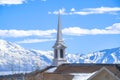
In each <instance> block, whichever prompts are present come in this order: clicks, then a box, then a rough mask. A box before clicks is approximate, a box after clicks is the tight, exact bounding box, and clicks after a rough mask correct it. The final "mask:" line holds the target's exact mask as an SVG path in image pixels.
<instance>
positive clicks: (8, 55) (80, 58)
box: [0, 40, 120, 71]
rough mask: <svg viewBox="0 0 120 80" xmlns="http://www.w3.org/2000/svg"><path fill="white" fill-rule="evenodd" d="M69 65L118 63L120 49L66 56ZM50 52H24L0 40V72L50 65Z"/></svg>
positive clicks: (119, 61)
mask: <svg viewBox="0 0 120 80" xmlns="http://www.w3.org/2000/svg"><path fill="white" fill-rule="evenodd" d="M66 58H67V60H68V62H69V63H120V48H113V49H106V50H102V51H98V52H93V53H89V54H66ZM52 59H53V52H52V51H40V50H26V49H24V48H22V47H21V46H19V45H17V44H14V43H11V42H7V41H5V40H0V71H31V70H35V69H41V68H44V67H45V66H48V65H51V63H52Z"/></svg>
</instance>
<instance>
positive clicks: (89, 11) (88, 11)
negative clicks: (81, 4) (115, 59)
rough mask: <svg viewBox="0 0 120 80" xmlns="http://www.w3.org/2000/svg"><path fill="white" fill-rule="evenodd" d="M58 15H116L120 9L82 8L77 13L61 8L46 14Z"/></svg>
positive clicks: (72, 9)
mask: <svg viewBox="0 0 120 80" xmlns="http://www.w3.org/2000/svg"><path fill="white" fill-rule="evenodd" d="M59 12H60V14H62V15H74V14H77V15H90V14H106V13H107V14H117V12H120V7H98V8H84V9H81V10H79V11H77V10H76V9H75V8H71V9H70V10H68V12H67V11H66V9H65V8H61V9H59V10H55V11H53V12H50V11H49V12H48V14H58V13H59Z"/></svg>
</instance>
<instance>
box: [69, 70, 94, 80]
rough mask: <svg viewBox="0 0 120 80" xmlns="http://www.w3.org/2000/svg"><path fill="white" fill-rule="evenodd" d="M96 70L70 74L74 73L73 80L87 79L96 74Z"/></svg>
mask: <svg viewBox="0 0 120 80" xmlns="http://www.w3.org/2000/svg"><path fill="white" fill-rule="evenodd" d="M95 73H96V72H93V73H70V75H73V76H74V77H73V79H72V80H87V79H88V78H89V77H90V76H92V75H93V74H95Z"/></svg>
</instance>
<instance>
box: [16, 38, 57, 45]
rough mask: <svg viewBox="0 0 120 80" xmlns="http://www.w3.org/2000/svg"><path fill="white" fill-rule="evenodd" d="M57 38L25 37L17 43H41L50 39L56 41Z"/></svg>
mask: <svg viewBox="0 0 120 80" xmlns="http://www.w3.org/2000/svg"><path fill="white" fill-rule="evenodd" d="M55 40H56V39H25V40H23V41H19V42H17V43H20V44H21V43H22V44H23V43H40V42H49V41H55Z"/></svg>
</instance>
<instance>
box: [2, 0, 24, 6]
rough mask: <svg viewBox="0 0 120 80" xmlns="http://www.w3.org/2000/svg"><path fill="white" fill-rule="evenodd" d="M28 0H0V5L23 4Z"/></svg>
mask: <svg viewBox="0 0 120 80" xmlns="http://www.w3.org/2000/svg"><path fill="white" fill-rule="evenodd" d="M24 2H26V0H0V5H5V4H8V5H11V4H23V3H24Z"/></svg>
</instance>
